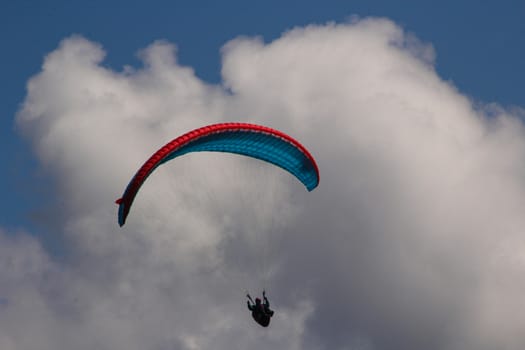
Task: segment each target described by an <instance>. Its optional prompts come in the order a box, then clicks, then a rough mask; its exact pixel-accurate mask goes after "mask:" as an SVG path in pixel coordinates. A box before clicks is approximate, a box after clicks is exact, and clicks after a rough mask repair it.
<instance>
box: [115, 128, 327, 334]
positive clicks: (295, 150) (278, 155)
mask: <svg viewBox="0 0 525 350" xmlns="http://www.w3.org/2000/svg"><path fill="white" fill-rule="evenodd" d="M203 151H209V152H227V153H235V154H240V155H244V156H248V157H252V158H256V159H260V160H262V161H265V162H268V163H271V164H274V165H276V166H278V167H280V168H282V169H284V170H286V171H287V172H289V173H290V174H292V175H293V176H295V177H296V178H297V179H298V180H299V181H300V182H301V183H302V184H303V185H304V186H305V187H306V189H307V190H308V191H312V190H313V189H314V188H316V187H317V185H318V184H319V169H318V167H317V164H316V162H315V159H314V158H313V157H312V155H311V154H310V152H309V151H308V150H307V149H306V148H305V147H304V146H303V145H301V144H300V143H299V142H298V141H296V140H295V139H293V138H292V137H291V136H289V135H287V134H285V133H283V132H281V131H278V130H275V129H271V128H269V127H266V126H261V125H255V124H247V123H221V124H213V125H208V126H205V127H202V128H199V129H195V130H193V131H190V132H188V133H186V134H184V135H182V136H179V137H177V138H175V139H173V140H172V141H171V142H169V143H167V144H166V145H164V146H163V147H162V148H160V149H159V150H158V151H157V152H155V153H154V154H153V155H152V156H151V157H150V158H149V159H148V160H147V161H146V162H145V163H144V164H143V165H142V167H140V169H139V170H138V171H137V172H136V174H135V175H134V176H133V178H132V179H131V181H130V182H129V184H128V186H127V187H126V190H125V191H124V194H123V195H122V197H121V198H119V199H117V200H116V203H117V204H118V205H119V209H118V224H119V225H120V226H123V225H124V224H125V223H126V218H127V217H128V214H129V212H130V209H131V206H132V204H133V201H134V199H135V197H136V195H137V193H138V191H139V189H140V188H141V186H142V185H143V184H144V182H145V181H146V179H147V178H148V176H149V175H151V174H152V173H153V171H155V169H156V168H157V167H158V166H160V165H161V164H163V163H166V162H168V161H170V160H172V159H174V158H177V157H179V156H182V155H184V154H187V153H191V152H203ZM247 297H248V299H249V300H248V301H247V303H248V309H249V310H250V311H251V312H252V317H253V319H254V320H255V321H256V322H257V323H258V324H260V325H261V326H263V327H268V325H269V324H270V319H271V317H272V316H273V314H274V311H273V310H271V309H270V302H269V301H268V298H267V297H266V292H265V291H263V299H264V303H262V302H261V299H259V298H256V299H255V302H254V301H253V300H252V298H251V297H250V295H249V294H247ZM250 301H251V303H250Z"/></svg>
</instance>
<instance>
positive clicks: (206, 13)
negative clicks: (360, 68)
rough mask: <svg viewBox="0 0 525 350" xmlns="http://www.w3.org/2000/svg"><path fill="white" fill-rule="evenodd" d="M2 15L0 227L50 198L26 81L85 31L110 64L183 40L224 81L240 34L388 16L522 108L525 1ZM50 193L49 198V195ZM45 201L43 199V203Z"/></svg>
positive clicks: (123, 4) (96, 4)
mask: <svg viewBox="0 0 525 350" xmlns="http://www.w3.org/2000/svg"><path fill="white" fill-rule="evenodd" d="M1 6H2V9H1V11H0V38H1V41H2V43H3V47H4V49H3V50H2V51H3V53H2V65H1V68H0V69H1V74H0V76H2V82H1V90H0V91H1V93H2V101H3V103H2V106H1V107H0V108H1V113H0V115H1V121H0V123H1V124H0V130H1V139H2V145H3V147H2V154H3V156H2V157H3V159H4V167H5V171H4V172H2V181H0V191H1V192H2V193H3V195H4V200H2V201H1V206H0V211H1V212H2V215H1V216H0V218H1V220H0V225H2V226H7V227H24V226H27V225H28V223H29V221H28V217H29V213H30V212H31V211H32V210H33V209H35V204H36V203H42V201H44V203H45V196H46V194H45V192H46V190H45V185H44V184H46V183H47V182H46V180H45V176H43V174H42V173H40V172H38V171H36V168H35V161H34V159H33V157H32V155H31V153H30V152H29V150H28V147H27V143H26V142H25V141H24V140H21V138H20V135H19V133H18V132H17V131H16V130H15V127H14V122H13V120H14V116H15V113H16V112H17V109H18V108H19V105H20V103H21V102H22V101H23V98H24V95H25V86H26V82H27V80H28V79H29V77H31V76H32V75H33V74H35V73H36V72H38V70H39V68H40V66H41V64H42V60H43V57H44V56H45V55H46V54H47V53H49V52H50V51H52V50H53V49H55V48H56V47H57V45H58V43H59V42H60V40H62V39H63V38H65V37H68V36H70V35H71V34H81V35H83V36H85V37H86V38H88V39H90V40H93V41H95V42H99V43H101V44H102V45H103V46H104V47H105V49H106V50H107V52H108V55H107V57H106V59H105V61H104V65H108V66H110V67H112V68H113V69H115V70H120V69H121V68H122V66H124V65H137V64H139V62H138V60H137V59H136V53H137V51H138V50H139V49H141V48H144V47H145V46H147V45H148V44H150V43H152V42H153V41H155V40H158V39H165V40H168V41H169V42H172V43H175V44H176V45H177V47H178V57H179V60H180V63H181V64H183V65H188V66H191V67H192V68H193V69H195V71H196V74H197V75H198V76H199V77H201V78H202V79H204V80H205V81H207V82H210V83H219V82H220V79H221V78H220V48H221V47H222V45H224V43H226V42H227V41H228V40H230V39H232V38H235V37H237V36H261V37H263V38H264V40H265V41H267V42H268V41H271V40H273V39H275V38H277V37H278V36H280V35H281V33H283V32H284V31H286V30H288V29H290V28H293V27H295V26H304V25H308V24H312V23H317V24H323V23H326V22H328V21H335V22H344V21H346V20H347V19H348V18H349V17H350V16H352V15H358V16H361V17H366V16H379V17H387V18H390V19H392V20H393V21H395V22H396V23H398V24H399V25H401V26H402V27H403V28H404V29H405V30H407V31H409V32H412V33H414V34H415V35H416V36H417V37H418V38H420V39H421V40H423V41H425V42H429V43H431V44H432V45H433V46H434V48H435V50H436V52H437V62H436V68H437V71H438V73H439V74H440V75H441V77H442V78H443V79H445V80H450V81H452V82H453V83H454V84H455V85H456V86H457V87H458V88H459V89H460V90H461V91H462V93H464V94H467V95H469V96H471V97H472V98H474V99H476V100H481V101H484V102H487V103H489V102H497V103H499V104H502V105H503V106H513V105H516V106H524V105H525V96H524V94H523V89H520V86H522V85H523V83H522V82H523V81H525V70H524V69H522V67H523V57H524V55H525V44H524V41H523V37H524V35H525V23H524V21H523V15H524V14H525V3H524V2H523V1H519V0H516V1H508V0H504V1H483V2H479V1H470V0H469V1H448V0H446V1H395V2H394V1H369V0H366V1H322V2H321V1H285V2H281V1H265V2H246V1H158V0H152V1H148V2H139V1H106V0H104V1H102V0H94V1H89V2H88V1H78V0H72V1H58V0H54V1H45V2H42V1H31V0H23V1H12V0H8V1H4V2H3V3H2V5H1ZM43 197H44V198H43ZM38 205H40V204H36V206H37V207H38Z"/></svg>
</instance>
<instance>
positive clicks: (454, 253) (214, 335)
mask: <svg viewBox="0 0 525 350" xmlns="http://www.w3.org/2000/svg"><path fill="white" fill-rule="evenodd" d="M174 52H175V50H174V48H173V46H172V45H170V44H169V43H165V42H156V43H153V44H152V45H151V46H150V47H148V48H146V49H145V50H143V51H142V52H141V54H140V57H141V58H142V59H143V61H144V67H143V68H140V69H135V68H129V67H128V68H126V69H124V71H123V72H115V71H112V70H110V69H108V68H105V67H104V66H103V65H101V63H102V60H103V57H104V52H103V50H102V48H101V47H100V46H99V45H97V44H94V43H92V42H90V41H88V40H86V39H84V38H82V37H71V38H68V39H66V40H64V41H63V42H62V43H61V44H60V46H59V48H58V49H57V50H55V51H53V52H52V53H51V54H49V55H48V56H47V57H46V59H45V62H44V65H43V68H42V72H41V73H39V74H38V75H36V76H35V77H33V78H32V79H31V81H30V83H29V86H28V95H27V98H26V101H25V103H24V106H23V108H22V110H21V112H20V113H19V115H18V119H17V121H18V123H19V125H20V126H21V127H22V129H23V130H24V132H25V134H26V135H27V137H28V138H29V139H30V141H31V142H32V143H33V145H34V149H35V152H36V154H37V156H38V157H39V159H40V160H41V162H42V164H43V165H44V166H45V167H46V169H48V171H49V173H50V174H51V176H53V177H54V179H56V182H57V184H58V189H57V191H58V193H57V194H56V195H57V197H59V198H62V202H63V203H64V209H63V210H64V215H63V216H61V217H60V218H57V220H58V221H59V222H58V224H59V227H61V230H60V232H58V233H57V234H58V235H61V236H63V239H64V241H65V242H66V243H65V248H64V249H65V256H64V257H62V258H61V260H56V259H54V258H53V257H52V256H48V255H47V253H46V252H45V251H44V250H42V249H41V248H40V247H39V244H38V242H36V241H35V240H34V239H32V238H29V236H24V235H17V236H16V238H9V237H8V236H7V235H6V234H2V235H1V236H0V238H1V239H2V240H3V241H4V242H5V244H2V245H1V246H2V247H4V246H5V248H2V250H3V254H2V255H1V256H2V257H3V259H8V260H9V259H15V258H16V259H19V261H20V262H19V263H17V264H15V265H13V266H16V268H10V267H8V266H11V265H5V266H6V267H5V268H4V269H2V270H0V274H1V275H0V278H1V279H2V281H8V283H2V285H3V286H2V288H3V289H0V290H1V291H2V295H0V297H1V298H4V299H0V300H5V301H3V302H0V309H1V310H2V312H1V313H0V314H1V316H0V324H2V325H6V326H5V327H4V326H2V327H0V345H2V349H4V348H6V349H57V348H75V349H80V350H81V349H93V348H98V349H127V350H132V349H174V348H175V349H208V348H212V347H213V348H240V349H245V348H252V349H257V348H266V347H268V344H271V346H273V347H276V348H290V349H339V348H340V349H346V348H366V349H369V348H370V349H416V348H434V349H494V348H507V349H521V348H523V347H524V346H525V344H524V343H523V340H522V339H523V337H522V334H523V332H524V331H525V321H524V320H523V318H522V317H520V315H521V314H523V312H522V311H523V309H524V307H525V304H524V302H523V298H522V297H521V296H522V295H523V294H524V292H525V282H523V281H524V279H523V278H522V277H523V274H524V272H525V258H524V254H525V253H524V252H525V246H524V245H525V241H524V239H523V234H522V231H523V227H524V219H523V215H522V214H521V213H522V212H523V208H524V206H525V196H524V194H525V193H524V190H525V186H524V181H523V178H524V176H523V175H524V174H525V162H524V159H525V157H524V155H525V134H524V129H523V124H522V122H521V121H520V120H519V119H518V118H517V117H516V116H513V115H512V114H511V113H509V112H506V111H504V110H496V113H495V112H494V109H490V112H489V111H487V112H486V111H485V110H484V108H483V107H482V108H479V107H476V108H475V107H474V106H473V104H472V102H471V101H470V100H469V99H468V98H466V97H465V96H463V95H461V94H460V93H459V92H458V91H457V90H456V89H455V88H454V87H453V86H452V85H451V84H450V83H447V82H444V81H442V80H441V79H440V78H439V77H438V76H437V74H436V72H435V71H434V68H433V61H434V52H433V49H432V47H431V46H429V45H426V44H424V43H421V42H419V41H417V39H415V38H414V36H413V35H410V34H407V33H405V32H403V31H402V30H401V29H400V28H399V27H398V26H396V25H395V24H394V23H392V22H390V21H388V20H383V19H365V20H358V21H352V22H351V23H348V24H327V25H324V26H308V27H305V28H296V29H293V30H291V31H289V32H287V33H285V34H283V36H282V37H281V38H279V39H277V40H275V41H274V42H271V43H263V42H262V41H261V40H260V39H257V38H255V39H254V38H238V39H235V40H232V41H231V42H229V43H228V44H226V45H225V47H224V48H223V71H222V73H223V81H224V83H223V86H213V85H209V84H206V83H204V82H202V81H200V80H199V79H198V78H197V77H196V76H195V75H194V74H193V71H192V70H191V69H190V68H188V67H182V66H180V65H179V64H178V63H177V61H176V58H175V55H174ZM487 108H489V107H487ZM489 114H490V116H488V115H489ZM226 120H239V121H249V122H256V123H260V124H265V125H268V126H272V127H275V128H278V129H281V130H283V131H285V132H287V133H290V134H291V135H293V136H294V137H295V138H297V139H299V140H300V141H301V142H303V143H304V144H305V145H306V146H307V147H308V148H309V149H310V150H311V152H312V153H313V154H314V156H315V157H316V159H317V161H318V163H319V167H320V169H321V183H320V186H319V188H318V189H316V190H315V191H314V192H312V193H306V191H304V190H303V189H302V188H301V186H300V185H298V184H297V183H296V182H294V181H293V180H292V179H291V178H290V177H289V176H288V175H287V174H285V173H284V172H282V171H280V170H278V169H275V168H272V167H270V166H265V165H264V164H259V163H257V162H251V161H249V160H246V159H242V158H240V157H230V156H226V155H225V156H217V155H206V154H200V155H198V156H195V157H183V158H180V159H177V161H176V162H172V163H173V164H166V165H164V166H163V167H161V168H159V169H157V172H156V173H155V174H154V175H153V176H152V177H151V178H150V179H149V181H148V182H147V183H146V185H145V186H144V188H143V189H142V190H141V193H140V194H139V197H137V200H136V203H135V205H134V207H133V209H132V212H131V214H130V217H129V220H128V223H127V224H126V226H125V227H124V228H123V229H120V228H118V225H117V223H116V206H115V205H114V203H113V201H114V200H115V199H116V198H118V197H119V196H120V195H121V192H122V191H123V189H124V187H125V185H126V184H127V181H129V179H130V178H131V176H132V175H133V173H134V171H136V169H137V168H138V167H139V166H140V165H141V164H142V162H143V161H144V160H145V159H146V158H147V157H148V156H149V155H150V154H151V153H152V152H153V151H155V150H156V149H157V148H158V147H160V146H161V145H163V144H164V143H166V142H167V141H169V140H170V139H172V138H174V137H176V136H178V135H180V134H181V133H183V132H185V131H187V130H189V129H192V128H195V127H199V126H202V125H204V124H208V123H213V122H220V121H226ZM175 163H176V164H175ZM254 183H256V184H258V186H253V184H254ZM2 266H4V265H2ZM268 271H269V273H267V272H268ZM261 276H264V279H265V281H262V280H261ZM263 284H265V285H266V286H267V287H268V288H269V291H270V293H271V294H270V297H272V301H273V302H274V307H275V308H276V311H277V314H276V317H275V319H274V321H273V322H274V323H273V324H272V326H271V327H270V328H269V329H267V330H263V329H260V328H258V327H257V325H255V324H254V323H253V322H252V321H251V320H250V316H249V314H248V312H247V310H245V309H244V308H245V307H244V305H243V300H242V297H243V292H244V290H243V289H244V288H247V287H249V288H251V289H254V288H261V287H262V285H263ZM4 285H5V286H4ZM254 291H255V290H254ZM15 325H18V327H15Z"/></svg>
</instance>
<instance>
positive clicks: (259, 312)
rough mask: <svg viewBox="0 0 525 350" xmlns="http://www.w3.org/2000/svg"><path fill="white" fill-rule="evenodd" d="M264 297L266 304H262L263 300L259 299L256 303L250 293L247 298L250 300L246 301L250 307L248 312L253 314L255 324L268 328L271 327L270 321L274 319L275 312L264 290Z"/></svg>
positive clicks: (256, 299)
mask: <svg viewBox="0 0 525 350" xmlns="http://www.w3.org/2000/svg"><path fill="white" fill-rule="evenodd" d="M262 295H263V299H264V303H261V299H259V298H255V302H253V299H252V297H251V296H250V294H249V293H247V294H246V297H247V298H248V300H246V304H247V305H248V310H250V311H251V312H252V317H253V319H254V320H255V322H257V323H258V324H260V325H261V326H263V327H268V326H269V325H270V319H271V318H272V316H273V314H274V311H273V310H272V309H270V301H269V300H268V298H267V297H266V291H264V290H263V293H262ZM250 302H251V303H250Z"/></svg>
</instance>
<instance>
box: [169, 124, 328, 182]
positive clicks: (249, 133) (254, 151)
mask: <svg viewBox="0 0 525 350" xmlns="http://www.w3.org/2000/svg"><path fill="white" fill-rule="evenodd" d="M203 151H207V152H228V153H236V154H242V155H245V156H248V157H252V158H257V159H260V160H263V161H266V162H269V163H272V164H275V165H276V166H278V167H281V168H282V169H284V170H286V171H288V172H290V173H291V174H293V175H294V176H295V177H296V178H297V179H299V181H301V182H302V183H303V184H304V185H305V186H306V188H307V189H308V191H312V190H313V189H314V188H315V187H317V185H318V184H319V177H318V174H317V170H316V166H315V164H314V163H313V161H312V160H311V159H310V158H309V157H308V156H307V155H306V154H304V153H303V152H302V151H301V150H300V149H299V148H297V147H296V146H295V145H293V144H292V143H290V142H288V141H286V140H284V139H282V138H280V137H278V136H275V135H271V134H268V133H264V132H261V131H253V130H238V131H223V132H218V133H213V134H209V135H205V136H202V137H199V138H197V139H195V140H193V141H190V142H189V143H187V144H185V145H184V146H182V147H180V148H178V149H176V150H174V151H173V152H171V153H170V154H169V155H168V156H167V157H166V158H164V159H163V160H162V161H161V162H160V163H159V165H160V164H162V163H165V162H167V161H169V160H171V159H173V158H176V157H178V156H181V155H183V154H186V153H190V152H203Z"/></svg>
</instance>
